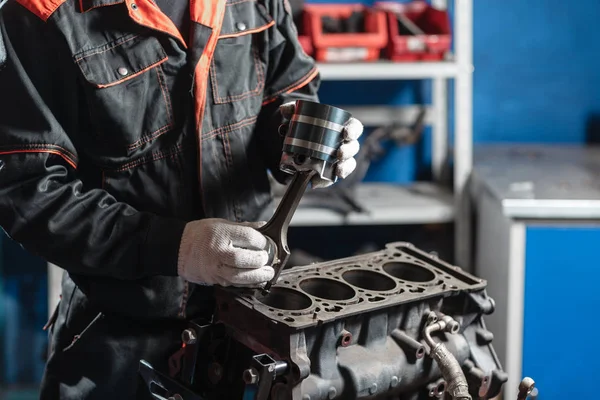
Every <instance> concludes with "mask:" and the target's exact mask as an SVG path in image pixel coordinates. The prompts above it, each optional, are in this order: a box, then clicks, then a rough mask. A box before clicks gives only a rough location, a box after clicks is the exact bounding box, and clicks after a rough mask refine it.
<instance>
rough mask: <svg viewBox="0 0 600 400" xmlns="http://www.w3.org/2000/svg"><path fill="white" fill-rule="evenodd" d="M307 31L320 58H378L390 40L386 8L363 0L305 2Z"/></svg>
mask: <svg viewBox="0 0 600 400" xmlns="http://www.w3.org/2000/svg"><path fill="white" fill-rule="evenodd" d="M349 21H351V22H352V24H351V23H350V22H349ZM343 25H346V26H351V25H353V26H352V27H351V28H350V29H344V28H340V29H339V30H336V29H332V27H341V26H343ZM304 31H305V33H306V34H307V35H308V36H309V37H310V40H311V41H312V45H313V47H314V55H313V56H314V57H315V59H316V60H317V61H325V62H340V61H345V62H350V61H375V60H377V59H379V57H380V54H381V51H382V49H383V48H385V46H386V44H387V22H386V14H385V12H383V11H380V10H375V9H372V8H369V7H366V6H364V5H362V4H310V5H305V6H304Z"/></svg>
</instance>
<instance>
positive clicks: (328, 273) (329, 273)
mask: <svg viewBox="0 0 600 400" xmlns="http://www.w3.org/2000/svg"><path fill="white" fill-rule="evenodd" d="M325 275H329V276H331V275H333V274H332V273H331V272H327V273H325Z"/></svg>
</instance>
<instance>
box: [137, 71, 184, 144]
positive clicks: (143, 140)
mask: <svg viewBox="0 0 600 400" xmlns="http://www.w3.org/2000/svg"><path fill="white" fill-rule="evenodd" d="M159 68H160V70H161V71H162V67H161V66H159V67H158V68H157V69H156V76H157V78H158V83H159V85H160V89H161V91H162V94H163V98H164V99H165V106H166V107H167V115H168V120H169V123H168V124H167V125H165V126H163V127H162V128H159V129H157V130H155V131H154V132H152V133H150V134H148V135H144V136H143V137H141V138H140V139H138V140H136V141H135V142H134V143H132V144H130V145H129V146H127V149H128V150H134V149H136V148H138V147H140V146H141V145H143V144H144V143H148V142H150V141H151V140H154V139H156V138H157V137H159V136H160V135H162V134H163V133H165V132H167V131H168V130H169V129H171V128H172V127H173V125H174V124H173V116H172V114H171V110H172V108H171V101H170V99H169V95H168V93H167V90H166V89H165V87H166V84H165V83H164V82H163V80H162V79H163V78H164V76H161V74H160V73H159V71H158V69H159Z"/></svg>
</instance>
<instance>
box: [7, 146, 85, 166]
mask: <svg viewBox="0 0 600 400" xmlns="http://www.w3.org/2000/svg"><path fill="white" fill-rule="evenodd" d="M22 153H48V154H54V155H56V156H59V157H60V158H62V159H63V160H65V161H66V162H67V164H69V165H70V166H71V167H73V169H77V164H76V163H75V161H73V160H71V158H70V157H68V156H67V155H66V154H63V153H61V152H60V151H58V150H52V149H29V150H26V149H23V150H7V151H0V155H3V154H6V155H9V154H22Z"/></svg>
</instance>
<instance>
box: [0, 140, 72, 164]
mask: <svg viewBox="0 0 600 400" xmlns="http://www.w3.org/2000/svg"><path fill="white" fill-rule="evenodd" d="M6 147H7V146H2V147H0V149H2V148H6ZM52 147H55V148H57V149H59V150H60V151H62V152H63V153H65V154H67V155H68V156H69V157H70V158H72V159H73V160H77V156H76V155H75V154H74V153H72V152H70V151H69V150H67V149H65V148H64V147H61V146H59V145H57V144H46V143H41V144H25V145H22V146H20V147H17V148H15V150H18V149H51V148H52ZM11 150H12V149H11Z"/></svg>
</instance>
